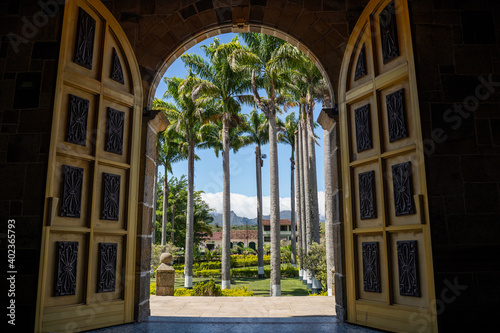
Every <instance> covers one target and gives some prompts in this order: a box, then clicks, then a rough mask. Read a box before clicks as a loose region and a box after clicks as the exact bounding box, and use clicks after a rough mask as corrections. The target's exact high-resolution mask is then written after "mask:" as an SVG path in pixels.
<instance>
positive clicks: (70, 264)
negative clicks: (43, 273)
mask: <svg viewBox="0 0 500 333" xmlns="http://www.w3.org/2000/svg"><path fill="white" fill-rule="evenodd" d="M56 254H57V258H56V272H55V281H54V282H55V283H54V296H66V295H75V294H76V267H77V262H78V242H57V243H56Z"/></svg>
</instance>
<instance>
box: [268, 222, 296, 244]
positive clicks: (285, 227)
mask: <svg viewBox="0 0 500 333" xmlns="http://www.w3.org/2000/svg"><path fill="white" fill-rule="evenodd" d="M262 224H263V226H264V244H266V243H270V242H271V220H268V219H266V220H262ZM295 232H297V225H295ZM295 234H297V233H295ZM280 239H286V240H292V221H291V220H289V219H281V220H280ZM295 240H297V237H295Z"/></svg>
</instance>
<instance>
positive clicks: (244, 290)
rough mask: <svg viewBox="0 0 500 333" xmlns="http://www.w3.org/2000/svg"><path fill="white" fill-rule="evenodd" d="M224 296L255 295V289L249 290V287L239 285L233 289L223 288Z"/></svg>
mask: <svg viewBox="0 0 500 333" xmlns="http://www.w3.org/2000/svg"><path fill="white" fill-rule="evenodd" d="M222 296H230V297H238V296H253V291H248V287H246V286H245V287H237V288H233V289H223V290H222Z"/></svg>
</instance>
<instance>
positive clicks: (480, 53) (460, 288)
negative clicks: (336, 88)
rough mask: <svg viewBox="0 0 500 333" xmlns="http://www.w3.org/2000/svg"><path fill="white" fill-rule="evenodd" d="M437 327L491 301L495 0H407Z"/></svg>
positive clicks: (496, 151) (497, 267) (498, 244)
mask: <svg viewBox="0 0 500 333" xmlns="http://www.w3.org/2000/svg"><path fill="white" fill-rule="evenodd" d="M410 6H411V7H410V8H411V14H410V15H411V17H412V31H413V41H414V50H415V59H416V64H417V75H418V84H419V95H420V108H421V114H422V125H423V137H424V139H425V140H426V141H425V149H426V152H425V153H426V172H427V184H428V192H429V205H430V213H431V230H432V241H433V255H434V266H435V272H434V273H435V282H436V297H437V300H436V304H437V310H438V315H439V325H440V328H442V329H443V328H446V330H447V331H453V330H457V329H460V330H461V331H463V330H465V329H466V328H472V327H476V326H475V325H477V323H479V322H481V321H482V320H487V319H488V318H493V309H494V308H498V302H499V301H500V287H499V285H498V281H499V280H500V262H499V260H498V253H500V238H499V237H498V235H499V234H500V223H499V222H500V192H499V187H500V136H499V133H500V3H499V2H498V1H494V0H491V1H489V0H477V1H442V0H422V1H411V4H410Z"/></svg>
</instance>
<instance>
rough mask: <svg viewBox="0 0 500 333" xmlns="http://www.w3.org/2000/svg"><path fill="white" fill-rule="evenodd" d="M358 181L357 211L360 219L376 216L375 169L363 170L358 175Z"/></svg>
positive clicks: (374, 217)
mask: <svg viewBox="0 0 500 333" xmlns="http://www.w3.org/2000/svg"><path fill="white" fill-rule="evenodd" d="M358 181H359V213H360V217H361V219H362V220H368V219H376V218H377V204H376V197H375V171H373V170H372V171H368V172H363V173H360V174H359V175H358Z"/></svg>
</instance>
